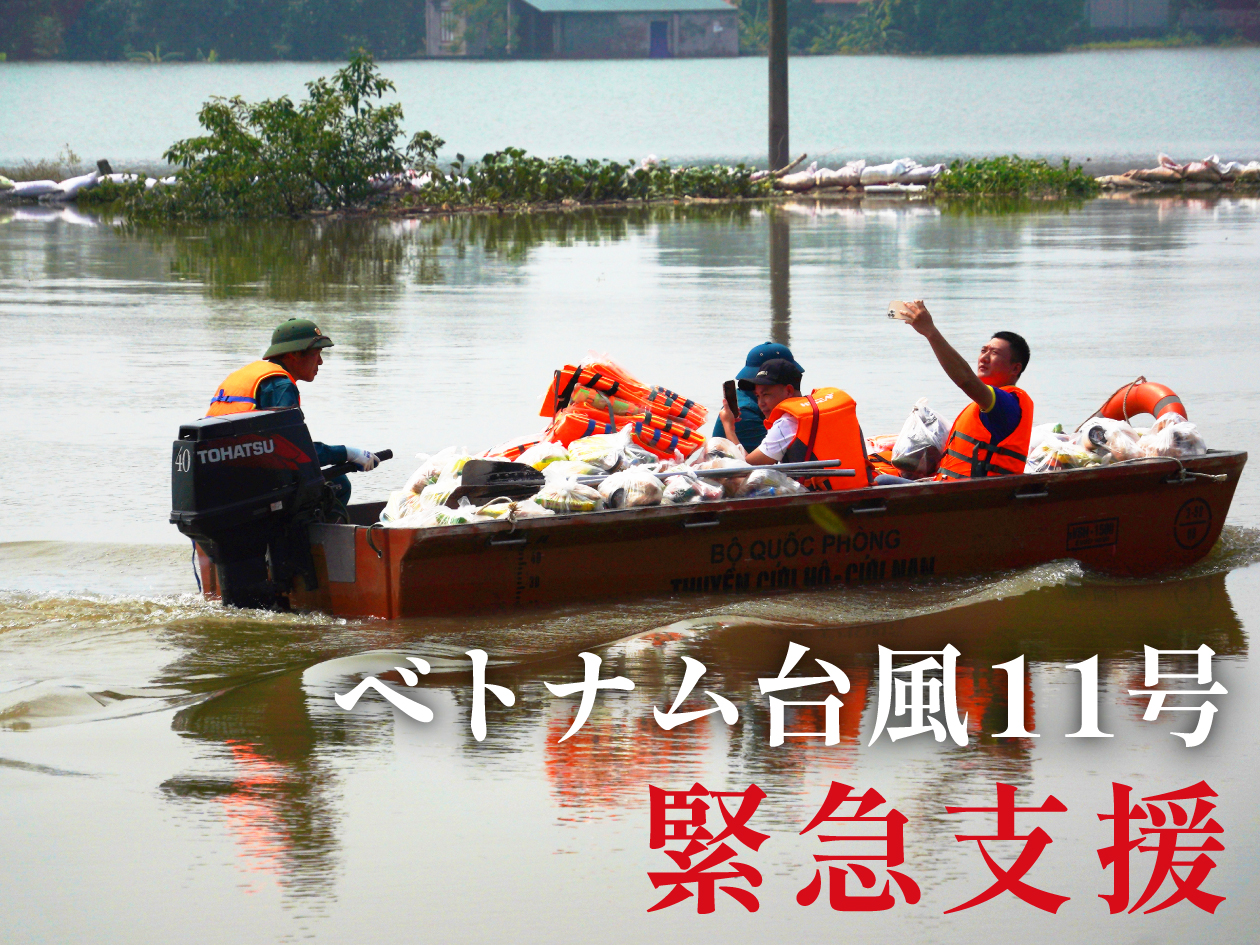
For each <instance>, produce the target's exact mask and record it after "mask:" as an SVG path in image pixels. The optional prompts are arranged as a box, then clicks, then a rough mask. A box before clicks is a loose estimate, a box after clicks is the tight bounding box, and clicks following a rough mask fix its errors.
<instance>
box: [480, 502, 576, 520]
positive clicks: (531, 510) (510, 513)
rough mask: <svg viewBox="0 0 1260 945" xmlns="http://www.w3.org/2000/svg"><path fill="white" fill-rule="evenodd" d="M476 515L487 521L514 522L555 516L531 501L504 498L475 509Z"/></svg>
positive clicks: (549, 510)
mask: <svg viewBox="0 0 1260 945" xmlns="http://www.w3.org/2000/svg"><path fill="white" fill-rule="evenodd" d="M477 514H478V515H483V516H485V517H486V518H487V519H495V520H496V521H497V520H500V519H509V520H512V521H515V520H516V519H518V518H542V517H543V516H547V515H555V514H556V513H555V512H553V511H551V509H547V508H543V507H542V506H541V505H539V504H538V503H537V502H536V501H534V500H533V499H525V500H516V501H514V500H512V499H506V498H500V499H491V500H490V501H489V502H487V503H486V504H485V505H483V506H482V507H481V508H479V509H477Z"/></svg>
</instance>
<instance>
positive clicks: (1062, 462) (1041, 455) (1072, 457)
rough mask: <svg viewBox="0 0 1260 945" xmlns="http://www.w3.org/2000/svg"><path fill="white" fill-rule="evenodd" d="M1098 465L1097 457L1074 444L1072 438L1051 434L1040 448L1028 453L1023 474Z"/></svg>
mask: <svg viewBox="0 0 1260 945" xmlns="http://www.w3.org/2000/svg"><path fill="white" fill-rule="evenodd" d="M1099 465H1102V463H1101V460H1100V459H1099V457H1098V456H1097V455H1096V454H1095V453H1092V452H1091V451H1089V450H1087V449H1086V448H1085V447H1083V446H1081V445H1080V444H1079V443H1076V442H1075V440H1074V438H1073V437H1072V436H1070V435H1068V434H1066V433H1052V434H1050V436H1049V437H1047V438H1046V439H1045V441H1044V442H1042V444H1041V445H1040V446H1038V447H1037V448H1036V449H1035V450H1032V451H1030V452H1029V454H1028V461H1027V462H1026V463H1025V464H1024V472H1026V473H1044V472H1054V471H1055V470H1058V469H1083V468H1085V467H1088V466H1099Z"/></svg>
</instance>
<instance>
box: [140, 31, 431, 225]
mask: <svg viewBox="0 0 1260 945" xmlns="http://www.w3.org/2000/svg"><path fill="white" fill-rule="evenodd" d="M306 89H307V93H308V94H307V98H306V100H305V101H303V102H300V103H298V104H294V103H293V101H292V100H290V99H289V98H288V97H287V96H284V97H281V98H278V99H269V100H266V101H262V102H258V103H249V102H246V101H244V100H243V99H242V98H240V97H239V96H238V97H235V98H230V99H224V98H217V97H216V98H213V99H211V100H210V101H209V102H207V103H206V104H205V105H204V106H203V107H202V109H201V112H200V114H199V115H198V119H199V120H200V122H201V125H202V127H203V128H204V129H205V130H206V132H207V134H205V135H202V136H200V137H196V138H187V139H185V140H183V141H178V142H176V143H175V144H174V145H172V146H171V148H170V150H168V151H167V152H166V155H165V158H166V160H167V161H169V162H170V163H172V164H175V165H178V166H179V168H180V170H179V171H178V172H177V173H176V177H177V179H178V182H177V183H176V184H175V185H173V186H171V187H161V188H154V189H153V190H151V191H148V192H147V193H146V192H142V191H139V190H135V189H130V190H128V191H127V193H126V195H125V196H126V203H127V210H128V211H129V212H130V213H131V215H133V216H155V217H167V218H182V219H216V218H224V217H276V216H290V217H295V216H300V215H302V214H304V213H309V212H311V211H312V210H316V209H336V208H340V207H346V206H351V205H355V204H360V203H362V202H363V201H364V200H366V199H367V198H368V197H369V196H371V194H372V193H373V192H374V188H373V184H372V179H373V178H374V177H379V176H381V175H385V174H393V173H397V172H398V171H401V170H402V169H403V168H404V167H406V166H411V167H417V168H421V169H426V168H429V167H432V166H433V162H434V159H435V157H436V154H437V149H438V148H440V147H441V146H442V144H443V142H442V140H441V139H440V138H436V137H434V136H433V135H431V134H429V132H427V131H422V132H419V133H418V134H416V135H415V136H414V137H413V138H412V139H411V141H410V143H409V144H408V145H407V146H406V148H405V149H402V150H400V149H399V148H398V147H397V146H396V142H397V141H398V139H399V138H400V137H401V136H402V118H403V113H402V106H400V105H398V104H397V103H394V104H390V105H380V104H378V100H379V99H381V98H382V97H383V96H384V95H385V93H386V92H391V91H393V89H394V85H393V83H392V82H390V81H389V80H388V79H386V78H383V77H382V76H381V75H380V73H379V71H378V70H377V68H376V65H375V64H374V63H373V61H372V57H371V56H369V55H367V54H365V53H362V52H360V53H359V54H358V55H356V56H355V57H354V58H353V59H351V60H350V63H349V64H348V65H346V66H345V68H343V69H340V70H338V71H337V72H336V73H335V74H334V75H333V77H332V79H331V80H328V79H324V78H320V79H316V80H315V81H314V82H308V83H307V84H306Z"/></svg>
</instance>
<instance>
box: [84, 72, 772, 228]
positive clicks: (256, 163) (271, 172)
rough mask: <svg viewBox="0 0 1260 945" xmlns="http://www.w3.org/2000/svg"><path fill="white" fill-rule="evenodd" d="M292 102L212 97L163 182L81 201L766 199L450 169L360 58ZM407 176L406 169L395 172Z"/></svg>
mask: <svg viewBox="0 0 1260 945" xmlns="http://www.w3.org/2000/svg"><path fill="white" fill-rule="evenodd" d="M306 88H307V93H308V95H307V98H306V99H305V100H304V101H302V102H298V103H294V102H293V101H292V100H291V99H289V98H288V97H287V96H286V97H281V98H278V99H269V100H265V101H262V102H258V103H249V102H246V101H244V100H243V99H241V98H239V97H236V98H231V99H224V98H212V99H211V100H210V101H209V102H207V103H206V104H205V105H204V106H203V107H202V109H201V112H200V114H199V116H198V118H199V120H200V122H201V125H202V128H203V129H205V131H206V134H204V135H200V136H198V137H195V138H187V139H185V140H183V141H178V142H176V143H175V144H174V145H172V146H171V148H170V149H169V150H168V151H167V152H166V155H165V157H166V160H167V161H168V162H170V163H171V164H174V165H176V166H177V167H178V168H179V169H178V170H177V171H176V174H175V181H174V182H173V183H172V184H170V185H169V186H166V185H159V186H154V187H146V186H145V185H144V183H143V182H141V181H136V182H134V183H131V184H115V183H105V184H102V185H101V186H99V187H97V188H96V189H95V190H94V191H91V192H90V196H87V197H86V199H87V201H89V202H91V203H95V204H116V205H118V208H119V209H120V210H121V211H122V212H123V213H124V214H125V215H127V216H129V217H132V218H135V219H145V218H148V219H177V220H214V219H229V218H254V219H256V218H265V217H298V216H302V215H304V214H309V213H312V212H316V211H324V210H343V209H347V208H352V207H363V206H371V205H373V204H379V203H381V202H385V201H389V202H391V203H393V204H397V205H401V206H404V207H407V206H416V205H425V206H447V207H450V206H464V207H466V206H486V205H493V206H499V205H504V204H508V205H511V204H538V203H562V202H582V203H601V202H608V201H634V200H639V201H642V200H653V199H666V198H681V197H701V198H704V197H708V198H732V197H752V196H760V195H764V194H768V193H769V192H770V185H769V182H768V181H766V182H757V181H754V180H753V179H752V177H753V171H752V169H751V168H748V167H745V166H744V165H739V166H737V167H723V166H720V165H716V166H713V167H686V168H673V167H670V166H669V165H668V164H665V163H657V162H652V161H648V162H643V163H641V164H634V163H630V162H627V163H624V164H623V163H620V162H617V161H595V160H587V161H577V160H575V159H574V158H571V157H560V158H540V157H534V156H531V155H528V154H526V153H525V152H524V151H522V150H520V149H518V148H506V149H504V150H502V151H496V152H494V153H492V154H487V155H485V156H484V157H483V158H482V159H481V160H480V161H477V162H473V163H471V164H467V165H466V164H465V161H464V157H463V155H458V156H457V158H456V160H455V161H453V162H452V163H451V164H450V165H449V167H448V168H446V169H445V170H444V169H441V168H439V167H438V164H437V151H438V149H439V148H441V147H442V146H443V145H444V144H445V142H444V141H442V139H441V138H438V137H436V136H435V135H433V134H431V133H430V132H428V131H421V132H418V133H416V134H415V135H413V136H412V138H411V140H410V142H409V143H408V144H407V145H406V146H405V147H401V148H400V147H399V146H398V142H399V140H400V139H401V138H403V137H404V135H403V130H402V119H403V113H402V107H401V106H400V105H398V104H397V103H393V104H389V105H383V104H381V102H380V100H381V98H382V97H383V96H384V95H385V94H386V93H387V92H392V91H393V90H394V86H393V83H392V82H390V81H389V80H388V79H385V78H383V77H382V76H381V75H380V72H379V70H378V69H377V67H376V65H375V63H374V62H373V61H372V58H371V56H368V55H366V54H364V53H360V54H359V55H357V56H355V57H354V59H352V60H351V61H350V63H349V65H347V66H346V67H345V68H343V69H340V70H338V71H337V72H336V73H335V74H334V75H333V76H332V78H331V79H322V78H321V79H317V80H316V81H314V82H309V83H307V86H306ZM404 172H406V173H404Z"/></svg>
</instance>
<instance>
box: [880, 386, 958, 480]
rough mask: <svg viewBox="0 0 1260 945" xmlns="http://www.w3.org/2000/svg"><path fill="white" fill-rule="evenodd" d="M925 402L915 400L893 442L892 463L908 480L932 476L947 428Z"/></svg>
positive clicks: (938, 461)
mask: <svg viewBox="0 0 1260 945" xmlns="http://www.w3.org/2000/svg"><path fill="white" fill-rule="evenodd" d="M927 404H928V402H927V398H926V397H923V398H921V399H919V400H918V401H916V402H915V405H914V407H913V408H911V410H910V416H909V417H907V418H906V422H905V424H904V425H903V426H902V428H901V432H900V433H899V434H897V442H896V443H894V444H893V449H892V464H893V465H894V466H896V467H897V468H898V469H900V470H902V471H903V472H905V473H906V475H907V476H908V477H909V478H911V479H922V478H924V477H926V476H931V475H934V474H935V473H936V467H937V466H939V465H940V462H941V457H942V456H944V455H945V437H946V435H947V434H948V433H949V430H948V429H947V428H946V427H945V424H943V423H942V422H941V419H940V417H938V416H937V415H936V414H934V413H933V412H932V411H931V409H930V408H929V407H928V405H927Z"/></svg>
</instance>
